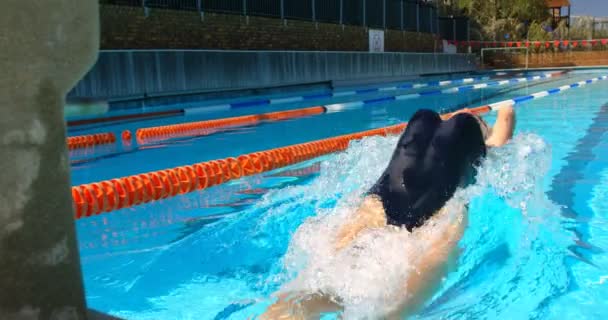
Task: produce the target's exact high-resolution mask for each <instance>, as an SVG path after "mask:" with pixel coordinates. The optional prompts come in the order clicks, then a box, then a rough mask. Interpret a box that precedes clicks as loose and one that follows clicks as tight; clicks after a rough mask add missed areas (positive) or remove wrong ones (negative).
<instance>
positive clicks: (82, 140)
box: [67, 132, 116, 150]
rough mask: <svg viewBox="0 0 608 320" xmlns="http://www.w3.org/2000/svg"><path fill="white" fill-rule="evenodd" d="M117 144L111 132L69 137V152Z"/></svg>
mask: <svg viewBox="0 0 608 320" xmlns="http://www.w3.org/2000/svg"><path fill="white" fill-rule="evenodd" d="M114 142H116V136H115V135H114V134H113V133H111V132H106V133H96V134H89V135H84V136H75V137H68V138H67V144H68V149H69V150H74V149H81V148H88V147H93V146H96V145H100V144H111V143H114Z"/></svg>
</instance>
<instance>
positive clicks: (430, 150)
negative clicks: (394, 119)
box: [369, 110, 486, 231]
mask: <svg viewBox="0 0 608 320" xmlns="http://www.w3.org/2000/svg"><path fill="white" fill-rule="evenodd" d="M485 154H486V146H485V142H484V139H483V135H482V132H481V129H480V127H479V122H478V121H477V120H476V119H475V118H474V117H473V116H472V115H470V114H467V113H461V114H458V115H456V116H454V117H452V118H450V119H449V120H446V121H442V120H441V118H440V117H439V114H437V113H436V112H434V111H430V110H419V111H418V112H416V114H414V116H413V117H412V119H411V120H410V122H409V123H408V126H407V128H406V130H405V132H404V133H403V135H402V136H401V138H400V139H399V143H398V144H397V147H396V150H395V152H394V153H393V157H392V159H391V162H390V163H389V165H388V167H387V168H386V170H385V171H384V173H383V174H382V176H381V177H380V179H378V181H377V182H376V184H375V185H374V186H373V187H372V188H371V190H370V191H369V194H371V195H376V196H378V197H379V198H380V199H381V201H382V204H383V206H384V210H385V212H386V215H387V220H388V223H389V224H392V225H397V226H405V227H406V228H407V229H408V230H410V231H411V230H412V229H413V228H415V227H419V226H421V225H422V224H423V223H424V222H425V221H426V220H427V219H428V218H430V217H431V216H432V215H433V214H434V213H435V212H437V211H438V210H439V209H441V208H442V207H443V206H444V205H445V203H446V202H447V201H448V200H449V199H450V198H451V197H452V196H453V195H454V192H455V191H456V188H457V187H459V186H465V185H467V184H468V183H471V181H472V180H473V179H474V176H475V167H476V166H477V165H478V164H479V161H480V159H481V158H482V157H484V156H485Z"/></svg>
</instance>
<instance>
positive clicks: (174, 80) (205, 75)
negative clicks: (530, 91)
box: [70, 50, 476, 99]
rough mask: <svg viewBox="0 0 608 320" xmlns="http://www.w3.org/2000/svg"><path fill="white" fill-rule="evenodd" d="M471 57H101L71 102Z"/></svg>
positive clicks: (368, 72)
mask: <svg viewBox="0 0 608 320" xmlns="http://www.w3.org/2000/svg"><path fill="white" fill-rule="evenodd" d="M475 67H476V65H475V63H474V57H473V56H471V55H463V54H456V55H448V54H422V53H362V52H302V51H289V52H279V51H257V52H256V51H197V50H177V51H176V50H157V51H105V52H101V53H100V56H99V59H98V61H97V63H96V64H95V67H94V68H93V69H92V70H91V71H90V72H89V73H88V74H87V75H86V76H85V78H84V79H83V80H81V81H80V83H78V85H77V86H76V87H75V88H74V89H73V90H72V92H71V93H70V96H71V97H95V98H104V99H113V98H120V97H133V98H137V97H143V96H154V95H166V94H179V93H191V92H205V91H221V90H233V89H251V88H268V87H274V86H285V85H295V84H306V83H317V82H327V81H336V80H344V81H352V80H364V79H377V78H391V77H404V76H408V75H415V74H422V73H440V72H441V73H443V72H461V71H470V70H473V69H475Z"/></svg>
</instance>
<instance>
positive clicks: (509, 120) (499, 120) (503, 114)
mask: <svg viewBox="0 0 608 320" xmlns="http://www.w3.org/2000/svg"><path fill="white" fill-rule="evenodd" d="M514 130H515V110H514V109H513V105H507V106H503V107H501V108H500V109H499V110H498V116H497V117H496V122H495V123H494V126H493V127H492V133H491V135H490V137H488V139H487V140H486V145H487V146H488V147H500V146H503V145H504V144H506V143H507V142H508V141H509V140H510V139H511V137H513V131H514Z"/></svg>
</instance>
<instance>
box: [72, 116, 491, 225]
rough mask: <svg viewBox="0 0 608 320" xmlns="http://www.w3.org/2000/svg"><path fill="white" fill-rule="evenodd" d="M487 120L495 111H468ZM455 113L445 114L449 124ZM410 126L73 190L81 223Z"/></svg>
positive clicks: (81, 186)
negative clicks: (93, 217)
mask: <svg viewBox="0 0 608 320" xmlns="http://www.w3.org/2000/svg"><path fill="white" fill-rule="evenodd" d="M468 111H469V112H472V113H476V114H482V113H486V112H488V111H490V107H489V106H483V107H478V108H474V109H468ZM452 114H453V113H449V114H445V115H443V116H442V117H443V118H449V117H450V116H451V115H452ZM406 125H407V123H402V124H397V125H392V126H388V127H384V128H378V129H373V130H368V131H363V132H358V133H353V134H347V135H342V136H337V137H333V138H327V139H322V140H317V141H312V142H306V143H301V144H296V145H291V146H286V147H282V148H276V149H271V150H266V151H259V152H254V153H250V154H245V155H241V156H238V157H236V158H227V159H220V160H213V161H206V162H201V163H197V164H193V165H186V166H181V167H177V168H171V169H166V170H160V171H154V172H148V173H143V174H138V175H133V176H128V177H122V178H117V179H111V180H106V181H101V182H96V183H90V184H84V185H79V186H74V187H72V198H73V206H74V213H75V218H76V219H80V218H84V217H89V216H92V215H96V214H100V213H103V212H110V211H114V210H118V209H122V208H128V207H132V206H136V205H139V204H143V203H148V202H151V201H156V200H160V199H165V198H170V197H174V196H177V195H179V194H185V193H189V192H192V191H195V190H202V189H206V188H209V187H211V186H214V185H218V184H221V183H224V182H227V181H230V180H234V179H239V178H241V177H243V176H251V175H255V174H259V173H262V172H267V171H271V170H274V169H277V168H281V167H285V166H289V165H292V164H295V163H298V162H302V161H306V160H309V159H313V158H316V157H319V156H322V155H326V154H329V153H334V152H338V151H342V150H345V149H346V148H347V147H348V144H349V142H350V141H352V140H359V139H362V138H364V137H370V136H376V135H382V136H386V135H389V134H391V135H396V134H400V133H401V132H402V131H403V130H404V129H405V127H406Z"/></svg>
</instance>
